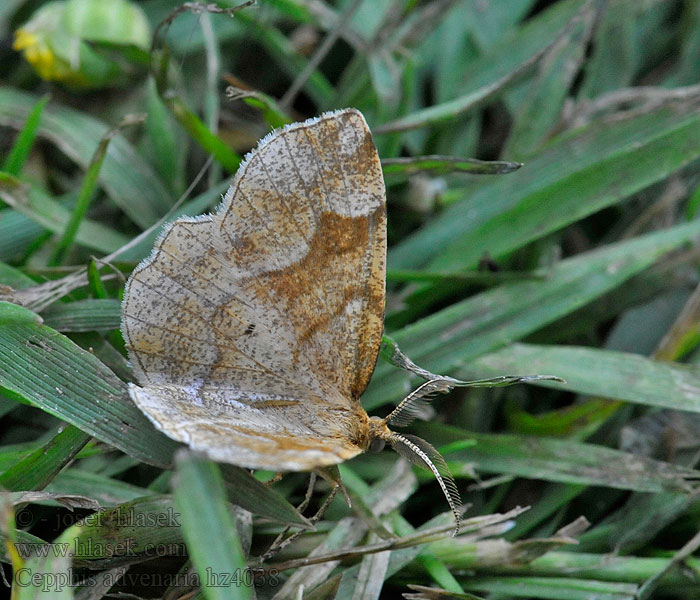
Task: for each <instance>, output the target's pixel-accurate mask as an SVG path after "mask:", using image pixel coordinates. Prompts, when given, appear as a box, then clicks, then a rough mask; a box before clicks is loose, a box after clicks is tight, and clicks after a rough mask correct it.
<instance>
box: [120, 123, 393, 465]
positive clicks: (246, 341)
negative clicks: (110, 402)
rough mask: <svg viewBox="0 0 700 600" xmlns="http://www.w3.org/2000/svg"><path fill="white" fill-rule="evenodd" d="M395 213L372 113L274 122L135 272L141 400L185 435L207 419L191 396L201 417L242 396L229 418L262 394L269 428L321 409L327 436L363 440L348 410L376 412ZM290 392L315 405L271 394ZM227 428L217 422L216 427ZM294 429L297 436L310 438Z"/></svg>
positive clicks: (132, 311)
mask: <svg viewBox="0 0 700 600" xmlns="http://www.w3.org/2000/svg"><path fill="white" fill-rule="evenodd" d="M385 218H386V217H385V197H384V184H383V179H382V173H381V166H380V164H379V159H378V157H377V153H376V149H375V147H374V144H373V143H372V139H371V135H370V133H369V130H368V128H367V125H366V123H365V121H364V118H363V117H362V115H361V114H360V113H359V112H357V111H355V110H352V109H349V110H344V111H339V112H335V113H330V114H327V115H324V116H322V117H320V118H319V119H314V120H310V121H307V122H305V123H301V124H296V125H293V126H290V127H288V128H286V129H284V130H282V131H278V132H273V133H272V134H271V135H270V136H268V137H267V138H265V139H264V140H263V141H262V142H261V143H260V145H259V146H258V148H257V149H256V150H255V151H253V152H252V153H251V154H250V155H249V157H248V158H247V159H246V161H245V162H244V163H243V164H242V165H241V168H240V169H239V171H238V173H237V174H236V177H235V178H234V181H233V184H232V186H231V188H230V189H229V191H228V192H227V194H226V196H225V198H224V201H223V202H222V204H221V205H220V207H219V209H218V210H217V212H216V213H215V214H213V215H206V216H203V217H198V218H186V219H179V220H177V221H175V222H174V223H173V224H172V226H170V227H169V228H167V229H166V230H165V231H164V233H163V234H162V235H161V237H160V238H159V240H158V241H157V242H156V244H155V247H154V250H153V253H152V254H151V256H150V257H149V258H148V259H146V260H145V261H144V262H143V263H141V264H140V265H139V266H138V267H137V268H136V269H135V270H134V273H133V274H132V277H131V279H130V280H129V283H128V285H127V288H126V290H125V297H124V303H123V311H122V314H123V320H122V331H123V334H124V338H125V341H126V344H127V348H128V350H129V356H130V359H131V361H132V364H133V365H134V372H135V374H136V377H137V379H138V381H139V383H140V384H141V386H142V388H141V389H143V390H144V391H143V392H139V391H138V389H139V388H138V387H137V386H133V387H132V397H133V398H134V400H135V401H136V402H137V403H139V404H140V406H142V408H143V410H144V411H145V412H146V414H148V415H149V416H151V417H152V418H153V414H155V412H157V411H160V412H159V413H158V414H161V413H163V414H168V415H169V418H166V419H160V418H159V419H153V420H154V422H156V421H158V422H159V423H160V424H161V425H162V427H161V428H162V429H163V431H164V432H166V433H167V434H168V435H171V437H174V438H175V439H183V440H184V437H185V436H184V434H183V431H184V430H186V429H187V427H188V425H187V419H188V418H191V417H193V416H194V415H190V414H189V413H188V412H187V411H185V412H182V410H181V409H182V407H183V406H185V405H186V404H188V403H189V405H191V408H192V410H195V408H194V407H197V409H196V410H197V411H199V412H198V413H197V415H196V419H195V420H197V419H198V421H197V422H200V421H202V419H203V418H204V417H205V416H206V414H207V413H208V412H210V411H211V407H212V406H214V405H216V402H217V401H220V400H221V397H220V395H218V394H213V391H216V390H219V391H221V393H223V392H224V391H226V393H228V394H231V396H230V400H231V402H232V403H233V406H231V405H228V404H226V403H224V405H222V410H225V411H227V413H226V414H227V415H228V418H229V419H232V418H233V419H235V414H236V410H238V408H236V406H235V402H236V401H238V400H240V399H243V400H245V402H246V403H250V404H255V403H256V402H258V396H257V394H262V397H264V398H267V400H263V401H261V402H262V403H261V404H260V406H259V407H258V411H259V413H260V414H259V415H258V416H259V420H258V425H259V426H260V427H262V428H264V429H265V430H269V431H275V432H276V435H283V433H284V428H285V426H287V425H285V419H286V420H287V421H286V423H287V424H289V423H290V420H291V422H292V423H293V425H294V427H297V428H298V427H300V426H301V423H302V421H303V420H304V419H307V420H308V419H309V416H312V417H314V418H315V421H314V422H316V423H317V425H316V427H317V429H318V433H319V434H320V435H321V436H322V437H321V439H320V440H319V445H323V443H324V442H323V439H324V438H327V439H330V440H336V439H343V440H351V439H354V438H353V435H354V433H355V432H354V431H353V430H352V428H348V427H347V422H348V421H347V419H346V420H343V419H337V418H335V416H336V415H335V413H336V412H342V411H345V413H346V414H347V415H356V414H362V415H364V418H365V419H366V414H365V413H364V411H362V409H361V407H360V405H359V400H358V398H359V395H360V394H361V393H362V391H363V390H364V388H365V387H366V385H367V383H368V381H369V377H370V376H371V373H372V370H373V368H374V363H375V361H376V357H377V353H378V349H379V343H380V341H381V334H382V319H383V313H384V270H385V263H384V261H385V255H386V224H385ZM299 388H301V390H299ZM285 390H296V392H295V394H292V395H294V398H295V399H296V400H299V401H300V404H304V405H305V407H306V408H305V409H304V410H300V409H298V408H297V409H292V408H290V407H287V409H286V410H280V407H279V406H277V405H274V404H269V399H270V398H277V397H278V396H279V395H280V393H282V392H284V393H283V394H282V395H283V396H284V397H285V398H288V397H290V393H289V392H288V391H287V392H285ZM285 394H286V395H285ZM146 398H147V399H148V401H146V400H145V399H146ZM169 402H173V403H174V404H177V406H178V407H179V409H180V413H178V411H170V410H168V407H169V404H168V403H169ZM275 402H279V399H278V398H277V399H276V400H275ZM358 409H359V411H360V412H359V413H358ZM151 411H153V414H152V412H151ZM178 414H180V415H181V416H178ZM217 418H218V417H217ZM352 418H355V417H352ZM295 419H296V421H295ZM202 422H203V421H202ZM365 426H366V424H365ZM198 427H199V428H200V430H201V431H200V433H201V432H203V431H204V430H205V429H206V427H204V428H203V425H201V426H199V425H198ZM220 428H221V427H219V421H217V425H213V424H212V426H211V427H210V430H214V429H220ZM289 431H290V432H291V433H290V440H292V439H297V438H298V437H299V436H302V437H303V435H302V433H300V430H298V429H294V428H293V427H292V428H291V429H289ZM239 433H240V432H239ZM198 435H199V434H198ZM201 435H202V436H203V435H204V434H203V433H201ZM232 435H233V434H232ZM191 437H192V436H191ZM355 437H356V438H357V436H355ZM360 437H361V436H360ZM205 438H206V436H204V437H203V438H202V439H205ZM234 438H235V439H239V440H240V439H242V438H240V436H239V437H236V436H234ZM206 439H209V442H207V443H211V444H213V445H217V446H218V445H220V444H224V443H228V442H226V441H225V440H221V441H218V442H217V441H216V438H215V437H210V438H206ZM358 440H359V443H360V444H364V443H365V442H364V441H363V440H361V439H360V438H357V440H356V441H358ZM297 441H298V440H297ZM347 443H351V442H347ZM236 445H237V443H235V442H232V447H236ZM240 446H241V447H243V446H245V443H244V442H241V444H240ZM260 447H261V448H262V446H260ZM362 449H364V448H360V449H359V450H358V452H359V451H361V450H362ZM210 454H212V453H211V452H210ZM258 454H262V452H259V453H258ZM346 454H347V452H346ZM310 455H311V454H309V456H310ZM212 456H213V455H212ZM338 456H340V455H338ZM222 460H223V459H222ZM256 460H257V459H256ZM314 460H315V459H314ZM319 460H321V459H319ZM324 460H325V459H324ZM339 460H344V458H341V459H339ZM339 460H336V461H335V462H339ZM230 462H235V463H236V464H246V463H245V462H242V461H240V460H238V459H235V460H230ZM310 462H313V460H311V459H310V460H309V461H307V463H310ZM290 464H291V462H290ZM295 464H296V463H295ZM320 464H328V463H319V465H320ZM249 466H253V465H252V464H250V465H249ZM311 466H318V465H311Z"/></svg>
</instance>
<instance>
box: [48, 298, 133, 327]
mask: <svg viewBox="0 0 700 600" xmlns="http://www.w3.org/2000/svg"><path fill="white" fill-rule="evenodd" d="M41 316H42V318H43V319H44V324H45V325H47V326H48V327H51V328H52V329H55V330H56V331H111V330H113V329H119V326H120V323H121V303H120V302H119V300H115V299H114V298H86V299H85V300H76V301H75V302H57V303H54V304H52V305H51V306H50V307H49V308H47V309H45V310H44V311H42V313H41Z"/></svg>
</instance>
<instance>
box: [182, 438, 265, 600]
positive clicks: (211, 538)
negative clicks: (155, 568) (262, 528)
mask: <svg viewBox="0 0 700 600" xmlns="http://www.w3.org/2000/svg"><path fill="white" fill-rule="evenodd" d="M176 460H177V478H176V479H175V482H174V492H175V501H176V503H177V506H178V508H179V510H180V512H181V513H182V529H183V534H184V537H185V540H186V542H187V548H188V550H189V553H190V556H191V557H192V562H193V563H194V566H195V567H196V569H197V572H198V573H199V577H200V579H201V581H203V582H208V585H204V586H203V588H202V589H203V592H204V595H205V597H206V598H207V599H208V600H218V599H221V600H228V599H229V598H232V597H235V598H241V599H244V598H252V596H253V594H252V587H251V585H250V583H251V582H252V580H251V579H249V577H250V574H249V573H248V572H247V571H246V559H245V556H244V554H243V549H242V548H241V542H240V540H239V537H238V532H237V530H236V526H235V524H234V522H233V519H232V517H231V512H230V510H229V508H228V506H227V504H226V495H225V493H224V486H223V481H222V479H221V474H220V473H219V470H218V468H217V466H216V465H215V464H214V463H213V462H211V461H209V460H206V459H204V458H200V457H197V456H195V455H194V454H191V453H188V452H187V453H186V452H184V451H183V452H181V453H178V455H177V459H176ZM219 580H221V582H222V583H220V584H219V585H217V584H216V582H217V581H219ZM223 582H228V584H225V583H223Z"/></svg>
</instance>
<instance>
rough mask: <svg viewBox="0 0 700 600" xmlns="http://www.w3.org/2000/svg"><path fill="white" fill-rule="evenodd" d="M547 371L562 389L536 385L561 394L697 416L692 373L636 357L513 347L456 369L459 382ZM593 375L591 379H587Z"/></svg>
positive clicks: (696, 378) (699, 387) (699, 395)
mask: <svg viewBox="0 0 700 600" xmlns="http://www.w3.org/2000/svg"><path fill="white" fill-rule="evenodd" d="M533 369H534V370H535V371H543V370H544V371H546V372H547V373H550V372H551V373H556V374H557V375H559V376H560V377H563V378H564V379H565V380H566V383H553V382H550V381H541V382H536V385H542V386H545V387H553V388H557V389H565V390H570V391H573V392H578V393H581V394H588V395H593V396H602V397H604V398H614V399H618V400H624V401H626V402H633V403H635V404H644V405H647V406H655V407H658V408H674V409H676V410H688V411H692V412H700V375H698V372H697V367H695V366H689V365H681V364H677V363H671V362H657V361H654V360H651V359H649V358H645V357H643V356H639V355H637V354H629V353H625V352H613V351H611V350H603V349H600V348H580V347H576V346H537V345H528V344H512V345H511V346H508V347H507V348H504V349H502V350H499V351H498V352H495V353H493V354H487V355H485V356H481V357H479V358H477V359H476V360H474V361H473V362H471V363H470V364H469V365H466V366H464V367H462V368H460V369H459V375H460V376H471V375H473V374H477V373H478V374H479V376H483V375H489V374H491V373H494V374H495V373H502V372H503V371H508V372H515V373H518V372H523V371H524V370H527V371H530V370H533ZM591 373H595V374H596V376H595V377H591Z"/></svg>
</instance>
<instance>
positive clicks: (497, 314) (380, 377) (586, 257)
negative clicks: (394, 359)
mask: <svg viewBox="0 0 700 600" xmlns="http://www.w3.org/2000/svg"><path fill="white" fill-rule="evenodd" d="M699 234H700V221H694V222H692V223H688V224H687V225H680V226H678V227H674V228H672V229H669V230H666V231H660V232H657V233H652V234H649V235H646V236H642V237H639V238H635V239H632V240H628V241H625V242H621V243H618V244H610V245H609V246H607V247H604V248H601V249H600V250H596V251H592V252H588V253H584V254H580V255H578V256H575V257H573V258H569V259H567V260H563V261H561V262H560V263H559V264H557V265H556V266H555V267H554V268H553V269H552V271H551V274H550V277H549V278H548V279H547V280H546V281H520V282H512V283H508V284H504V285H502V286H500V287H498V288H495V289H492V290H489V291H486V292H483V293H481V294H478V295H476V296H473V297H471V298H468V299H467V300H463V301H462V302H459V303H457V304H454V305H452V306H450V307H448V308H445V309H443V310H441V311H438V312H436V313H434V314H432V315H431V316H430V317H427V318H425V319H422V320H420V321H417V322H416V323H413V324H411V325H409V326H407V327H404V328H403V329H401V330H399V331H395V332H391V337H392V338H393V339H394V340H395V341H396V343H397V344H398V345H399V346H400V347H401V349H402V350H403V352H405V353H406V355H407V356H409V357H410V358H411V360H413V361H414V362H416V363H418V364H420V365H422V366H424V367H425V368H426V369H429V370H430V371H431V372H433V373H441V374H444V375H447V374H449V373H452V372H454V371H455V370H457V369H459V368H460V367H461V366H463V365H466V364H468V362H469V361H471V360H474V359H475V358H477V357H478V356H480V355H482V354H485V353H487V352H493V351H494V350H497V349H498V348H501V347H504V346H505V345H507V344H508V343H509V342H511V341H514V340H518V339H520V338H522V337H523V336H525V335H528V334H530V333H532V332H533V331H536V330H537V329H539V328H541V327H543V326H544V325H547V324H548V323H552V322H554V321H555V320H557V319H559V318H560V317H562V316H564V315H566V314H568V313H571V312H573V311H574V310H576V309H577V308H580V307H581V306H584V305H585V304H586V303H588V302H590V301H591V300H593V299H595V298H598V297H600V296H601V295H603V294H604V293H606V292H607V291H609V290H611V289H614V288H615V287H617V286H619V285H620V284H621V283H623V282H624V281H626V280H627V279H629V278H630V277H631V276H632V275H635V274H636V273H639V272H640V271H642V270H643V269H645V268H646V267H648V266H650V265H651V264H652V263H653V262H654V261H655V260H657V259H658V258H659V257H660V256H662V255H663V254H664V253H666V252H669V251H670V250H673V249H674V248H677V247H678V246H680V245H681V244H683V243H685V242H688V241H690V240H692V239H694V238H697V236H698V235H699ZM553 374H554V375H557V373H553ZM414 385H415V380H413V382H411V379H410V378H409V376H408V375H406V374H405V373H402V372H401V371H398V370H396V369H392V368H391V367H389V366H388V365H385V364H382V363H380V364H378V365H377V367H376V369H375V372H374V375H373V376H372V380H371V383H370V386H369V388H368V390H367V392H366V393H365V394H364V396H363V405H364V406H365V407H366V408H367V409H371V408H375V407H377V406H379V405H381V404H385V403H387V402H396V401H397V400H399V399H401V398H402V397H403V396H404V395H405V394H406V393H408V391H409V390H410V389H411V387H412V386H414Z"/></svg>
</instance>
